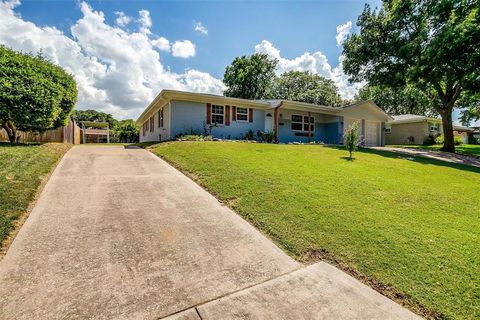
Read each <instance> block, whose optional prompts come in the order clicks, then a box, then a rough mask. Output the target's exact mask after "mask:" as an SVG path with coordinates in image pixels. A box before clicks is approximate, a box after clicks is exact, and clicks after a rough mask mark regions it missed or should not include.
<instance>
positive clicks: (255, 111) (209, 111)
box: [137, 90, 392, 146]
mask: <svg viewBox="0 0 480 320" xmlns="http://www.w3.org/2000/svg"><path fill="white" fill-rule="evenodd" d="M391 119H392V118H391V117H390V116H389V115H388V114H386V113H385V112H384V111H382V110H381V109H380V108H379V107H378V106H376V105H375V103H373V102H372V101H365V102H360V103H356V104H353V105H350V106H347V107H343V108H334V107H328V106H320V105H314V104H309V103H303V102H295V101H287V100H247V99H238V98H230V97H224V96H218V95H212V94H203V93H191V92H183V91H174V90H163V91H162V92H160V94H159V95H158V96H157V97H156V98H155V99H154V100H153V101H152V102H151V103H150V105H149V106H148V107H147V109H145V111H144V112H143V113H142V114H141V116H140V117H139V118H138V120H137V123H138V124H139V125H140V127H141V128H140V142H144V141H165V140H171V139H174V138H175V137H178V136H181V135H185V134H205V133H206V134H211V135H212V136H213V137H216V138H222V139H244V138H245V135H246V134H247V133H248V132H249V131H250V130H251V132H253V134H254V135H256V133H257V131H263V132H274V133H275V141H277V142H308V141H316V142H324V143H330V144H339V143H342V141H343V129H344V128H345V127H347V126H349V125H351V124H352V123H353V122H356V121H358V122H359V124H360V130H361V134H362V136H363V137H364V143H365V145H368V146H381V145H384V124H385V122H386V121H388V120H391Z"/></svg>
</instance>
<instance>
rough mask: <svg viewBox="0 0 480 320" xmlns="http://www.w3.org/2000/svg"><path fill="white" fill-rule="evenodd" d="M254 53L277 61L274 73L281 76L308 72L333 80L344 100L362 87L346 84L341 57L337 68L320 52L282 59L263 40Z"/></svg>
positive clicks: (269, 43)
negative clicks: (287, 73)
mask: <svg viewBox="0 0 480 320" xmlns="http://www.w3.org/2000/svg"><path fill="white" fill-rule="evenodd" d="M255 52H259V53H265V54H267V55H269V56H270V57H272V58H275V59H277V60H278V65H277V69H276V72H277V74H282V73H284V72H288V71H310V72H312V73H314V74H319V75H321V76H322V77H325V78H327V79H331V80H333V82H334V83H335V85H336V86H337V88H338V92H339V94H340V95H341V96H342V98H344V99H352V98H353V97H354V96H355V94H356V93H357V92H358V90H359V89H360V88H361V87H363V85H364V84H359V83H354V84H349V83H348V77H347V76H346V75H345V73H344V72H343V68H342V65H343V59H344V58H343V56H340V58H339V64H338V66H337V67H334V68H333V67H332V66H331V65H330V63H329V62H328V59H327V57H326V56H325V55H324V54H323V53H322V52H321V51H317V52H314V53H310V52H305V53H304V54H302V55H300V56H298V57H295V58H293V59H287V58H283V57H282V56H281V55H280V50H278V49H277V48H275V46H274V45H273V44H272V43H271V42H270V41H267V40H263V41H262V42H261V43H259V44H257V45H256V46H255Z"/></svg>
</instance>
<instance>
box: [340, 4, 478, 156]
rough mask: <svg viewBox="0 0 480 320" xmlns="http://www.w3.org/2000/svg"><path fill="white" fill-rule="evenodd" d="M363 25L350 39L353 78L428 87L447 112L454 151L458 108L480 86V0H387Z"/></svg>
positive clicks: (448, 147)
mask: <svg viewBox="0 0 480 320" xmlns="http://www.w3.org/2000/svg"><path fill="white" fill-rule="evenodd" d="M357 25H358V26H359V27H360V33H359V34H354V35H352V36H350V37H349V38H348V39H347V40H346V41H345V42H344V50H343V53H344V55H345V60H344V64H343V66H344V70H345V72H346V73H347V74H348V75H349V76H350V80H352V81H365V80H366V81H367V82H368V83H369V85H372V86H379V87H380V88H382V89H383V88H393V89H399V88H402V87H405V86H409V87H412V88H415V89H416V90H420V91H421V92H423V93H424V94H425V96H426V97H428V99H429V100H430V101H431V103H432V108H433V110H434V111H436V112H438V114H440V116H441V117H442V123H443V129H444V136H445V140H444V146H443V150H445V151H454V150H455V146H454V141H453V126H452V111H453V108H454V107H460V105H459V102H460V101H462V100H461V98H462V97H464V96H474V95H475V93H476V92H478V91H479V90H480V0H440V1H438V0H384V1H383V4H382V7H381V8H380V9H379V10H372V9H371V8H370V6H369V5H366V6H365V9H364V10H363V12H362V14H361V15H360V16H359V18H358V21H357Z"/></svg>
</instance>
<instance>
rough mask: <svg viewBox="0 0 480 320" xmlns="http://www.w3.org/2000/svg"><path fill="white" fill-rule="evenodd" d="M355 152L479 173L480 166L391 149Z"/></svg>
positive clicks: (361, 149)
mask: <svg viewBox="0 0 480 320" xmlns="http://www.w3.org/2000/svg"><path fill="white" fill-rule="evenodd" d="M325 147H327V148H332V149H337V150H343V151H346V150H345V149H344V148H343V147H342V146H333V145H330V146H325ZM356 152H357V153H360V154H361V153H366V154H375V155H378V156H382V157H386V158H392V159H403V160H406V161H415V163H420V164H429V165H436V166H441V167H448V168H453V169H457V170H463V171H470V172H474V173H480V168H479V167H475V166H471V165H468V164H462V163H454V162H448V161H442V160H437V159H431V158H426V157H421V156H416V155H410V154H401V153H398V152H393V151H386V150H385V151H384V150H375V149H370V148H359V149H358V150H357V151H356ZM346 158H348V157H342V159H345V160H346Z"/></svg>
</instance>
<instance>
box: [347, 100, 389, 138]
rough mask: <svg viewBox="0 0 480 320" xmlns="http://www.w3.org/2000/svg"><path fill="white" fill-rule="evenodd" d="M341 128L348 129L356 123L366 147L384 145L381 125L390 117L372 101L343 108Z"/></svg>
mask: <svg viewBox="0 0 480 320" xmlns="http://www.w3.org/2000/svg"><path fill="white" fill-rule="evenodd" d="M342 113H343V118H344V120H343V126H344V128H348V127H349V126H351V125H352V124H353V123H354V122H358V124H359V131H360V134H361V136H362V137H363V140H364V145H365V146H367V147H377V146H383V145H384V144H385V139H384V130H383V124H384V123H385V122H387V121H389V120H391V117H390V116H389V115H388V114H386V113H385V112H384V111H383V110H382V109H380V108H379V107H378V106H377V105H376V104H375V103H373V102H372V101H365V102H360V103H357V104H353V105H351V106H347V107H344V108H343V112H342Z"/></svg>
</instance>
